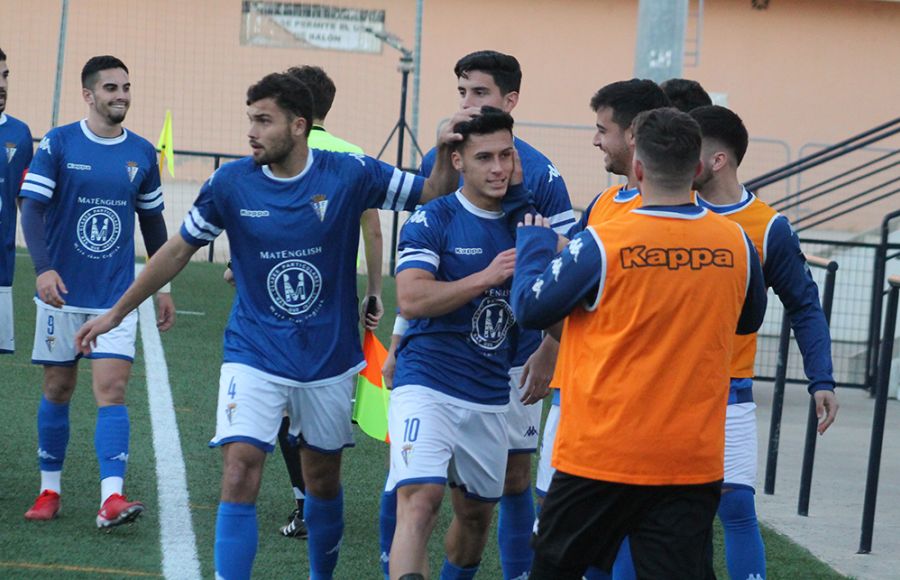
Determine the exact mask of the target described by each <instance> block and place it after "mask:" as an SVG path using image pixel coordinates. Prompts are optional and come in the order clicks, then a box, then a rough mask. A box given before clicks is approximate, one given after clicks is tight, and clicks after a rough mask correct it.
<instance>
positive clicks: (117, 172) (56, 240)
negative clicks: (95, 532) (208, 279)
mask: <svg viewBox="0 0 900 580" xmlns="http://www.w3.org/2000/svg"><path fill="white" fill-rule="evenodd" d="M81 86H82V90H81V93H82V96H83V98H84V101H85V103H87V105H88V116H87V118H86V119H84V120H82V121H80V122H77V123H72V124H70V125H64V126H62V127H58V128H56V129H53V130H51V131H50V132H49V133H48V134H47V135H46V136H45V137H44V138H43V140H42V141H41V144H40V146H39V147H38V151H37V153H36V154H35V156H34V160H33V161H32V162H31V167H30V168H29V169H28V173H27V174H26V175H25V181H24V183H23V185H22V191H21V197H22V198H23V201H22V230H23V231H24V233H25V241H26V243H27V244H28V251H29V252H30V253H31V258H32V260H33V261H34V268H35V272H36V274H37V283H36V286H37V295H36V297H35V303H36V304H37V324H36V328H35V336H34V350H33V352H32V355H31V358H32V362H33V363H35V364H39V365H43V367H44V384H43V397H42V398H41V402H40V406H39V407H38V417H37V423H38V458H39V462H40V469H41V494H40V496H39V497H38V499H37V501H36V502H35V503H34V506H33V507H32V508H31V509H30V510H28V512H26V513H25V517H26V518H28V519H30V520H49V519H52V518H54V517H56V515H57V514H58V513H59V504H60V491H61V487H60V478H61V473H62V468H63V462H64V460H65V457H66V447H67V445H68V441H69V401H70V400H71V398H72V394H73V393H74V391H75V385H76V383H77V379H78V359H79V358H81V354H80V353H79V350H78V347H77V344H76V343H75V340H74V337H75V333H76V331H77V330H78V328H79V327H80V326H81V325H82V323H84V322H85V321H87V320H91V319H94V318H96V317H97V316H98V315H100V314H102V313H104V312H106V311H107V310H108V309H109V308H110V307H111V306H112V305H113V304H114V303H115V302H116V300H118V299H119V297H120V296H121V295H122V293H123V292H125V290H126V289H127V288H128V286H129V284H131V282H132V280H134V234H133V232H134V216H135V213H137V216H138V222H139V223H140V226H141V234H142V235H143V238H144V244H145V245H146V248H147V253H148V254H150V255H151V256H152V255H153V254H154V253H156V251H157V249H159V248H160V247H161V246H162V245H163V243H164V242H165V241H166V224H165V221H163V216H162V211H163V198H162V187H161V185H160V176H159V165H158V164H157V157H156V150H155V149H154V147H153V145H151V144H150V143H149V142H148V141H147V140H146V139H143V138H142V137H139V136H137V135H135V134H134V133H132V132H129V131H127V130H126V129H125V128H124V127H122V122H123V121H124V120H125V115H126V113H127V112H128V108H129V106H130V105H131V82H130V81H129V80H128V68H127V67H126V66H125V64H124V63H123V62H122V61H121V60H119V59H117V58H115V57H113V56H96V57H93V58H91V59H90V60H88V61H87V63H86V64H85V65H84V68H83V69H82V70H81ZM100 282H102V283H100ZM162 292H163V293H160V294H159V295H158V296H157V300H158V305H159V315H158V319H157V326H158V327H159V329H160V330H168V329H169V328H170V327H171V326H172V324H174V322H175V306H174V304H173V303H172V298H171V296H169V294H168V290H167V289H166V290H163V291H162ZM136 328H137V313H136V312H132V313H130V314H129V315H128V317H127V318H125V319H124V320H123V323H122V325H121V326H120V327H119V328H118V329H117V330H116V332H113V333H110V334H109V335H107V336H104V337H102V338H101V339H100V340H99V341H98V343H97V347H96V348H95V349H94V351H93V352H92V353H90V354H88V355H87V358H90V359H91V371H92V378H93V391H94V398H95V399H96V401H97V407H98V409H97V428H96V431H95V435H94V445H95V447H96V451H97V460H98V462H99V464H100V500H101V508H100V512H99V513H98V514H97V526H98V527H100V528H107V527H112V526H117V525H120V524H122V523H125V522H129V521H133V520H134V519H135V518H137V517H138V516H139V515H140V514H141V512H142V511H143V510H144V506H143V504H141V503H140V502H136V501H129V500H128V499H127V498H126V497H125V496H124V495H123V486H124V479H125V468H126V466H127V463H128V447H129V420H128V407H126V406H125V391H126V386H127V384H128V377H129V375H130V374H131V365H132V362H133V360H134V351H135V348H134V345H135V333H136Z"/></svg>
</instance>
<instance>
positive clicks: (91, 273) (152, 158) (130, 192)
mask: <svg viewBox="0 0 900 580" xmlns="http://www.w3.org/2000/svg"><path fill="white" fill-rule="evenodd" d="M20 195H21V196H22V197H27V198H30V199H34V200H36V201H38V202H40V203H45V204H47V205H48V207H47V212H46V214H45V220H46V222H45V223H46V231H47V247H48V249H49V252H50V263H51V266H52V267H53V269H54V270H56V271H57V272H58V273H59V275H60V277H62V280H63V282H64V283H65V284H66V287H67V288H68V289H69V293H68V294H66V295H64V298H65V300H66V306H65V307H64V308H63V309H64V310H73V311H88V312H90V311H93V310H102V309H106V308H110V307H111V306H112V305H113V304H115V302H116V300H118V299H119V297H120V296H122V294H124V293H125V290H127V289H128V286H130V285H131V283H132V282H133V281H134V222H135V219H134V214H135V212H138V213H142V214H155V213H159V212H161V211H162V210H163V198H162V186H161V184H160V179H159V164H158V162H157V158H156V149H154V147H153V145H151V144H150V143H149V142H148V141H147V140H146V139H144V138H142V137H139V136H137V135H135V134H134V133H131V132H129V131H124V130H123V132H122V134H121V135H120V136H118V137H114V138H110V139H108V138H103V137H98V136H97V135H95V134H94V133H92V132H91V130H90V129H89V128H88V126H87V121H85V120H82V121H80V122H78V123H72V124H70V125H64V126H62V127H57V128H56V129H52V130H51V131H50V132H49V133H47V136H46V137H44V138H43V139H42V140H41V144H40V145H39V146H38V150H37V152H35V154H34V159H33V160H32V162H31V166H30V167H29V168H28V173H27V174H26V175H25V181H24V183H23V184H22V191H21V193H20Z"/></svg>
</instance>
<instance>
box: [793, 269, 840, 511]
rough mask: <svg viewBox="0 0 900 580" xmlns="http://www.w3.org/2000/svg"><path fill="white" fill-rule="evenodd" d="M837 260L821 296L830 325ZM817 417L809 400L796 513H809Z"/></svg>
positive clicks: (826, 275)
mask: <svg viewBox="0 0 900 580" xmlns="http://www.w3.org/2000/svg"><path fill="white" fill-rule="evenodd" d="M837 269H838V265H837V262H834V261H832V262H829V263H828V266H827V274H825V293H824V295H823V297H822V311H823V312H824V313H825V322H826V324H828V326H829V327H831V308H832V306H833V305H834V284H835V277H836V275H837ZM818 426H819V418H818V417H817V416H816V401H815V399H813V398H810V400H809V412H808V413H807V414H806V441H805V443H804V446H803V465H802V467H801V469H800V497H799V498H798V500H797V514H799V515H801V516H808V515H809V494H810V489H811V488H812V474H813V464H814V463H815V460H816V433H817V428H818Z"/></svg>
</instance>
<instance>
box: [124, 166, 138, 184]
mask: <svg viewBox="0 0 900 580" xmlns="http://www.w3.org/2000/svg"><path fill="white" fill-rule="evenodd" d="M125 170H126V171H128V181H130V182H132V183H134V178H135V177H137V172H138V164H137V162H136V161H129V162H128V163H126V164H125Z"/></svg>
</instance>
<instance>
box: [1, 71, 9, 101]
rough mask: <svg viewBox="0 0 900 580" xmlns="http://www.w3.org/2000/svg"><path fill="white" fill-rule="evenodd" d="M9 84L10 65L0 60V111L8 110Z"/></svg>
mask: <svg viewBox="0 0 900 580" xmlns="http://www.w3.org/2000/svg"><path fill="white" fill-rule="evenodd" d="M8 86H9V67H8V66H6V61H5V60H0V113H2V112H3V111H5V110H6V88H7V87H8Z"/></svg>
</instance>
